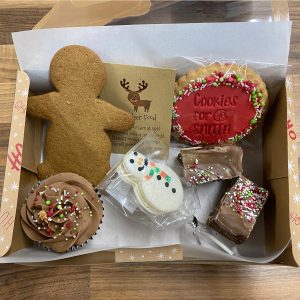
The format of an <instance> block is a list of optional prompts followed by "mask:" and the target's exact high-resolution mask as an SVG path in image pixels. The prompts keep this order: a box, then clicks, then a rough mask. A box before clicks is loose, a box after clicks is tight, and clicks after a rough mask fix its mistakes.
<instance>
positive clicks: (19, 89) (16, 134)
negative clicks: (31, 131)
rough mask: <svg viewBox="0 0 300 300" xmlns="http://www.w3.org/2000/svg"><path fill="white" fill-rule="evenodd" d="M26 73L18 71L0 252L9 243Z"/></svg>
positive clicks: (19, 162) (19, 160)
mask: <svg viewBox="0 0 300 300" xmlns="http://www.w3.org/2000/svg"><path fill="white" fill-rule="evenodd" d="M28 89H29V77H28V76H27V74H26V73H24V72H20V71H18V73H17V83H16V92H15V100H14V106H13V113H12V120H11V130H10V137H9V144H8V154H7V162H6V169H5V177H4V184H3V193H2V202H1V210H0V256H3V255H5V254H6V253H7V251H8V250H9V248H10V246H11V241H12V235H13V229H14V221H15V215H16V208H17V201H18V190H19V181H20V174H21V165H22V148H23V138H24V130H25V118H26V107H27V97H28Z"/></svg>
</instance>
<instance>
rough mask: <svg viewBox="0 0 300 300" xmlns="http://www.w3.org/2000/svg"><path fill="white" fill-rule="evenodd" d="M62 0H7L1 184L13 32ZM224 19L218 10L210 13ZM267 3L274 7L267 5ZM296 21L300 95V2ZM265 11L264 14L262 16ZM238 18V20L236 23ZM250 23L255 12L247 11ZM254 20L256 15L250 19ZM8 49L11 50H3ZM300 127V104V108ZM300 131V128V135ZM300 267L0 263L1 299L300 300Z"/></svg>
mask: <svg viewBox="0 0 300 300" xmlns="http://www.w3.org/2000/svg"><path fill="white" fill-rule="evenodd" d="M55 2H56V0H44V1H43V0H36V1H34V0H1V1H0V45H2V46H0V182H1V180H3V177H1V176H3V171H4V164H5V157H6V147H7V142H8V140H7V138H8V135H9V128H10V118H11V108H12V107H11V96H12V95H13V93H14V79H15V70H16V68H17V62H16V60H14V59H12V57H13V56H12V55H11V54H12V51H13V48H12V46H10V44H11V43H12V40H11V35H10V33H11V32H12V31H19V30H26V29H31V28H32V27H33V26H34V25H35V24H36V23H37V22H38V21H39V20H40V19H41V18H42V17H43V16H44V15H45V14H46V13H47V12H48V11H49V9H50V8H51V7H52V5H53V3H55ZM199 5H200V4H198V6H197V9H196V10H195V11H196V12H197V13H199V14H203V13H204V11H205V13H210V14H212V16H215V19H216V20H218V21H220V20H221V17H220V18H219V19H218V18H217V17H218V14H217V13H216V9H217V5H224V4H216V3H214V4H212V5H213V9H212V8H210V9H209V8H205V9H204V8H203V9H202V7H200V6H199ZM263 5H266V4H263ZM289 5H290V18H291V19H292V20H293V21H294V24H293V34H292V45H291V52H290V63H291V64H292V65H293V67H292V68H291V69H290V71H289V72H290V74H293V76H294V80H295V81H294V92H295V99H298V98H300V2H299V1H292V2H290V3H289ZM259 13H260V12H259V11H258V14H259ZM234 18H236V17H233V18H232V20H235V19H234ZM243 18H244V19H245V20H246V19H247V15H246V14H243ZM248 18H249V16H248ZM3 45H6V46H3ZM297 113H298V116H299V117H298V121H297V124H298V129H300V128H299V124H300V101H298V106H297ZM298 132H300V130H298ZM299 280H300V269H298V268H292V267H286V266H281V265H264V266H261V265H259V266H257V265H245V264H235V265H231V264H226V263H225V264H219V263H206V264H203V263H199V262H177V263H151V264H150V263H143V264H113V263H108V262H107V263H101V264H97V265H96V264H93V265H88V266H52V267H48V266H21V265H0V299H9V298H13V299H27V298H28V299H52V298H53V299H54V298H55V299H58V298H61V299H89V298H93V299H201V298H202V299H284V298H286V299H300V284H299Z"/></svg>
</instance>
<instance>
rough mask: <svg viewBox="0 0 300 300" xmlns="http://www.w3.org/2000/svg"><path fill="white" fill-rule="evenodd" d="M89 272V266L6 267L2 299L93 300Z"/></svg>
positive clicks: (0, 270) (1, 272)
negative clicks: (90, 297)
mask: <svg viewBox="0 0 300 300" xmlns="http://www.w3.org/2000/svg"><path fill="white" fill-rule="evenodd" d="M89 270H90V268H89V266H85V267H83V266H81V267H72V266H68V267H55V268H51V267H45V266H43V267H28V266H22V265H13V264H9V265H2V266H1V267H0V290H1V299H10V298H13V299H89V296H90V290H89V282H90V272H89ZM33 296H34V298H33Z"/></svg>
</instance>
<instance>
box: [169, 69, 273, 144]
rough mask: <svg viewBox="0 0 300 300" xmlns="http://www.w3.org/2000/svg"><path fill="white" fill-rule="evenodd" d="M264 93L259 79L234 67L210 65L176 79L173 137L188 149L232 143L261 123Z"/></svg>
mask: <svg viewBox="0 0 300 300" xmlns="http://www.w3.org/2000/svg"><path fill="white" fill-rule="evenodd" d="M267 105H268V92H267V89H266V85H265V83H264V82H263V80H262V79H261V77H260V76H259V75H258V74H256V73H255V72H254V71H253V70H252V69H250V68H248V67H246V66H239V65H237V64H220V63H214V64H211V65H208V66H207V67H200V68H199V69H197V70H194V71H191V72H189V73H188V74H186V75H185V76H182V77H180V78H179V79H178V81H177V83H176V87H175V96H174V105H173V121H172V129H173V135H174V136H175V137H177V138H178V139H179V140H181V141H183V142H186V143H188V144H190V145H216V144H222V143H234V142H237V141H239V140H241V139H242V138H244V137H245V136H247V135H248V134H249V133H251V132H252V131H253V130H254V129H255V128H256V127H257V125H258V124H259V122H260V121H261V120H262V119H263V116H264V114H265V112H266V110H267Z"/></svg>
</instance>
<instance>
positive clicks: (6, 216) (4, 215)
mask: <svg viewBox="0 0 300 300" xmlns="http://www.w3.org/2000/svg"><path fill="white" fill-rule="evenodd" d="M19 76H20V77H22V76H26V74H24V73H18V81H17V83H18V82H19ZM22 80H23V79H21V81H22ZM20 83H21V82H20ZM24 91H25V88H24V90H23V92H24ZM27 91H28V87H27ZM19 92H20V93H21V94H22V89H19V88H17V89H16V99H17V98H18V97H19V96H20V97H21V94H20V95H19V96H18V93H19ZM16 106H17V108H16ZM18 107H19V106H18V105H17V103H15V104H14V109H15V108H16V109H19V108H18ZM12 121H13V120H12ZM291 124H293V123H292V120H291V121H290V126H291ZM12 129H13V122H12ZM289 129H290V131H293V130H292V129H293V127H290V128H289ZM11 132H12V131H11ZM291 135H293V133H291ZM288 136H290V133H289V135H288ZM19 137H20V136H19ZM15 138H16V136H15ZM289 142H290V141H289ZM289 142H288V145H290V144H289ZM291 142H294V140H293V139H292V138H291ZM11 143H12V144H11ZM16 145H17V144H15V146H16ZM11 147H12V148H11ZM291 147H293V146H292V145H291ZM9 149H10V150H15V152H14V154H15V155H13V153H11V155H12V156H11V159H9V156H8V160H7V165H6V166H7V169H9V167H10V168H12V167H13V165H14V164H18V163H17V161H18V160H19V159H20V152H21V151H20V150H21V147H20V145H19V146H18V148H17V147H15V149H14V144H13V140H12V139H11V137H10V142H9ZM289 153H290V151H289ZM9 163H10V164H11V165H9ZM296 166H297V163H296V164H295V163H294V165H293V168H294V169H293V170H294V172H296V171H297V170H296ZM6 171H7V170H6ZM15 171H16V173H15V175H16V176H20V175H17V172H18V171H17V170H15ZM9 173H10V174H12V173H11V172H9ZM5 174H6V173H5ZM295 174H297V173H295ZM281 175H282V174H281ZM281 175H280V176H281ZM292 175H294V174H292ZM8 176H10V175H8ZM275 176H276V175H275ZM15 178H16V179H17V178H18V177H15ZM288 178H289V180H290V176H289V177H288ZM291 178H292V177H291ZM5 179H6V178H5ZM291 180H293V179H291ZM14 182H15V183H16V184H18V182H19V181H18V180H17V181H12V182H11V181H7V182H5V183H4V184H5V189H6V190H5V191H4V192H7V191H8V192H9V190H8V189H7V188H6V187H7V186H10V185H11V184H12V188H13V189H15V188H16V187H15V185H14V184H13V183H14ZM295 188H297V187H295ZM8 195H9V196H10V197H12V198H13V194H10V193H9V194H7V196H8ZM7 196H4V194H3V199H8V198H7ZM12 198H11V199H12ZM290 201H291V193H290ZM2 203H5V201H2ZM13 206H14V204H13V203H9V205H2V206H1V213H0V216H1V217H0V222H1V220H3V222H2V223H0V224H2V225H5V227H7V229H6V233H5V238H7V237H8V236H9V234H10V233H11V235H10V237H11V236H12V227H13V224H12V226H11V225H9V224H10V223H12V222H13V219H14V216H15V215H13V214H12V215H9V214H8V213H9V211H8V207H10V208H11V209H12V210H14V208H13ZM2 208H3V209H4V208H5V209H6V210H5V211H4V210H3V209H2ZM7 212H8V213H7ZM11 213H13V211H11ZM2 218H3V219H2ZM10 228H11V229H10ZM1 230H2V228H1ZM10 231H11V232H10ZM0 232H1V233H0V236H1V239H2V236H3V237H4V235H3V232H2V231H0ZM9 232H10V233H9ZM7 234H8V236H7ZM295 235H296V231H295ZM8 240H9V239H8ZM8 240H7V239H5V241H6V242H7V241H8ZM293 245H294V243H293ZM9 246H10V245H9V243H6V245H5V246H4V247H5V249H4V251H3V254H5V253H6V252H7V250H8V249H9ZM293 249H296V248H295V247H294V248H293ZM1 251H2V250H1ZM294 252H295V251H294ZM295 259H296V258H295Z"/></svg>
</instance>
